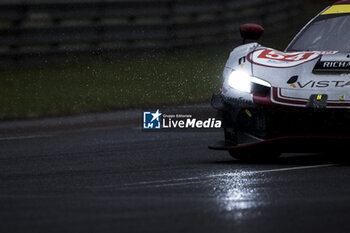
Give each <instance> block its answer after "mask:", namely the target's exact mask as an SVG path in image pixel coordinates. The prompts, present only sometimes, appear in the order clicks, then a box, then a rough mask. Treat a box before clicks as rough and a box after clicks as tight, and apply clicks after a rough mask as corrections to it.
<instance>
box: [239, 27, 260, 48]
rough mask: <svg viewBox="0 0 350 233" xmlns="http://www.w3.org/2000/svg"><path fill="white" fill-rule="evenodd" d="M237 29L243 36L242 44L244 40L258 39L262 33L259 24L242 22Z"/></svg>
mask: <svg viewBox="0 0 350 233" xmlns="http://www.w3.org/2000/svg"><path fill="white" fill-rule="evenodd" d="M239 31H240V33H241V36H242V38H243V44H245V41H246V40H259V38H260V37H261V36H262V34H263V33H264V28H263V27H262V26H260V25H259V24H242V25H241V26H240V27H239Z"/></svg>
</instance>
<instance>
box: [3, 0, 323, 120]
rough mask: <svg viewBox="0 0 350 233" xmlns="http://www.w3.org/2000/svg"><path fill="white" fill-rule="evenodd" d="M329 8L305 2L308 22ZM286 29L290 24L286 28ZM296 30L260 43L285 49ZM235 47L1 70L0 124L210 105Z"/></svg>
mask: <svg viewBox="0 0 350 233" xmlns="http://www.w3.org/2000/svg"><path fill="white" fill-rule="evenodd" d="M325 6H327V4H325V2H324V1H315V0H313V1H308V2H307V3H305V9H304V10H305V20H304V21H305V23H306V22H308V21H309V20H310V19H311V18H312V17H313V16H315V15H316V14H317V13H318V12H319V11H320V10H321V9H323V8H324V7H325ZM286 27H288V25H286ZM295 33H296V31H291V32H289V33H286V34H284V35H279V36H278V37H275V38H265V37H264V38H263V39H262V40H261V41H260V43H261V44H263V45H265V46H268V47H274V48H276V49H279V50H283V49H284V48H285V47H286V45H287V44H288V42H289V41H290V40H291V38H292V37H293V35H295ZM235 46H237V44H232V45H231V46H215V47H207V48H204V49H203V48H202V49H191V50H179V51H176V52H168V53H158V54H153V55H142V56H137V57H134V58H130V57H128V58H126V59H116V60H114V61H108V62H106V61H96V62H84V63H74V64H69V65H67V64H61V65H46V66H35V67H24V66H23V67H11V68H1V69H0V106H1V111H0V119H2V120H9V119H22V118H36V117H43V116H57V115H69V114H77V113H86V112H98V111H112V110H116V109H123V108H136V107H159V106H162V105H176V104H189V103H203V102H204V103H209V100H210V98H211V94H212V93H215V92H218V90H219V87H220V81H221V72H222V69H223V67H224V65H225V62H226V59H227V58H228V55H229V53H230V51H231V50H232V49H233V48H234V47H235Z"/></svg>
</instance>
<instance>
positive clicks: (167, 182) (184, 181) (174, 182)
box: [93, 164, 340, 189]
mask: <svg viewBox="0 0 350 233" xmlns="http://www.w3.org/2000/svg"><path fill="white" fill-rule="evenodd" d="M338 165H340V164H321V165H312V166H301V167H286V168H277V169H269V170H258V171H242V172H241V173H237V172H236V173H233V174H230V173H229V174H228V173H226V174H217V175H207V176H195V177H187V178H177V179H168V180H154V181H141V182H135V183H129V184H121V185H105V186H94V187H93V188H102V189H103V188H133V187H138V186H152V187H164V186H175V185H188V184H192V183H200V182H203V179H212V178H223V177H227V178H229V177H235V176H237V175H238V174H239V175H254V174H262V173H271V172H285V171H293V170H305V169H315V168H324V167H334V166H338Z"/></svg>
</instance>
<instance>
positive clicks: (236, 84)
mask: <svg viewBox="0 0 350 233" xmlns="http://www.w3.org/2000/svg"><path fill="white" fill-rule="evenodd" d="M254 83H256V84H259V85H262V86H266V87H271V84H270V83H268V82H266V81H264V80H262V79H259V78H256V77H252V76H250V75H249V74H247V73H246V72H244V71H237V70H234V71H232V73H231V74H230V76H229V77H228V85H230V86H231V87H232V88H234V89H236V90H239V91H243V92H248V93H251V92H252V87H253V84H254Z"/></svg>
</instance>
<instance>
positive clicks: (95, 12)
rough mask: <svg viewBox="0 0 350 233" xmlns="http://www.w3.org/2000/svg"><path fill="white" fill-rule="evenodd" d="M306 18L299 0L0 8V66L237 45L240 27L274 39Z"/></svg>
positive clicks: (130, 0) (131, 0) (51, 1)
mask: <svg viewBox="0 0 350 233" xmlns="http://www.w3.org/2000/svg"><path fill="white" fill-rule="evenodd" d="M302 13H303V12H302V7H301V0H244V1H241V0H124V1H119V0H114V1H112V0H109V1H107V0H105V1H97V0H95V1H83V0H81V1H62V0H60V1H59V0H48V1H46V2H40V1H37V2H31V3H27V2H25V3H23V2H19V3H16V2H9V3H3V2H0V63H2V64H4V63H15V64H17V63H18V62H24V63H26V62H32V61H39V62H46V61H49V60H50V59H53V58H59V57H60V58H64V59H66V58H69V57H75V56H78V55H82V56H85V55H93V54H99V55H102V56H103V55H104V54H111V53H114V54H122V53H128V52H131V51H139V50H152V51H153V50H162V49H175V48H179V47H183V48H187V47H193V46H204V45H207V44H218V43H220V44H222V43H235V42H237V41H238V40H240V38H239V33H238V26H239V24H241V23H247V22H254V23H259V24H261V25H263V26H264V27H265V29H266V32H267V34H276V33H281V32H282V31H283V30H286V28H287V29H290V28H293V27H295V26H296V25H299V24H300V18H301V17H300V16H301V15H302ZM298 19H299V21H298ZM286 25H287V26H286Z"/></svg>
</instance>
